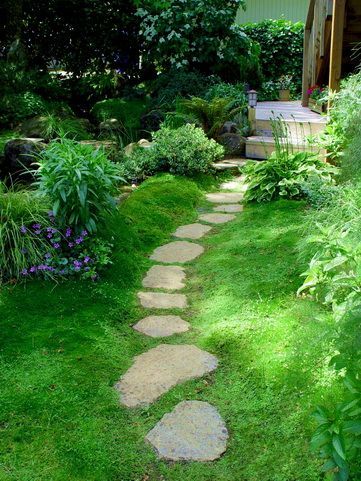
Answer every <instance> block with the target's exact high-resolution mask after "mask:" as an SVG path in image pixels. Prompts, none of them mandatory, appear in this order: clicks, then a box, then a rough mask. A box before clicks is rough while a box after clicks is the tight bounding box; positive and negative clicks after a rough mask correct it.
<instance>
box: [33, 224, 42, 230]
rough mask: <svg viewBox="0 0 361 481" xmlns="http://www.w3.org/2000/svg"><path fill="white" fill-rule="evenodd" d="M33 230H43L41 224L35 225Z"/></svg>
mask: <svg viewBox="0 0 361 481" xmlns="http://www.w3.org/2000/svg"><path fill="white" fill-rule="evenodd" d="M33 229H35V230H39V229H41V224H33Z"/></svg>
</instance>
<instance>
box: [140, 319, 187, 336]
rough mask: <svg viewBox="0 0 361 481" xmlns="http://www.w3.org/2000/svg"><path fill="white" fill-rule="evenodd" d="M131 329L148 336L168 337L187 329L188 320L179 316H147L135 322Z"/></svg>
mask: <svg viewBox="0 0 361 481" xmlns="http://www.w3.org/2000/svg"><path fill="white" fill-rule="evenodd" d="M133 329H135V330H136V331H138V332H141V333H142V334H145V335H146V336H150V337H169V336H173V334H180V333H182V332H187V331H189V322H186V321H184V320H183V319H182V318H181V317H179V316H148V317H145V318H144V319H142V320H141V321H139V322H137V323H136V324H135V325H134V326H133Z"/></svg>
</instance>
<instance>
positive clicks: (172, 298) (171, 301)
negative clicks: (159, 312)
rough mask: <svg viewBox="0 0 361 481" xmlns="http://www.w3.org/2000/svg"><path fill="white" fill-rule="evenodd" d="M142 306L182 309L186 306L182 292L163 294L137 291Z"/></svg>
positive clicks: (185, 299)
mask: <svg viewBox="0 0 361 481" xmlns="http://www.w3.org/2000/svg"><path fill="white" fill-rule="evenodd" d="M138 298H139V300H140V303H141V305H142V306H143V307H146V308H150V309H153V308H154V309H173V308H178V309H184V308H185V307H187V306H188V303H187V298H186V296H185V295H184V294H165V293H163V292H138Z"/></svg>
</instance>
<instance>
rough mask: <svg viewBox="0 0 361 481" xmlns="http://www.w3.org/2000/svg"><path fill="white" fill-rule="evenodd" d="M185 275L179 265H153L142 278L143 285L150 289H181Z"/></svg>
mask: <svg viewBox="0 0 361 481" xmlns="http://www.w3.org/2000/svg"><path fill="white" fill-rule="evenodd" d="M185 277H186V275H185V272H184V269H183V268H182V267H179V266H153V267H151V268H150V269H149V271H148V272H147V275H146V277H145V278H144V279H143V287H148V288H151V289H168V290H176V289H182V288H183V287H184V286H185V284H184V279H185Z"/></svg>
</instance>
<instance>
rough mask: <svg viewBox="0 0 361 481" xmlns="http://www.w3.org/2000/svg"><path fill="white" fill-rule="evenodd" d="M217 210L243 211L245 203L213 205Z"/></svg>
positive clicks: (228, 211) (227, 211)
mask: <svg viewBox="0 0 361 481" xmlns="http://www.w3.org/2000/svg"><path fill="white" fill-rule="evenodd" d="M213 210H214V211H215V212H226V213H234V212H242V210H243V205H240V204H223V205H216V206H215V207H213Z"/></svg>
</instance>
